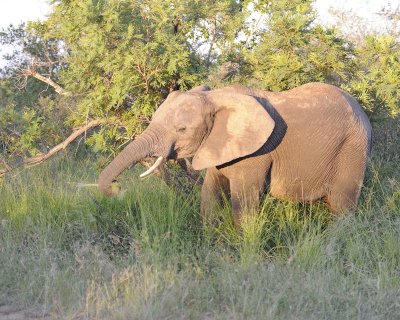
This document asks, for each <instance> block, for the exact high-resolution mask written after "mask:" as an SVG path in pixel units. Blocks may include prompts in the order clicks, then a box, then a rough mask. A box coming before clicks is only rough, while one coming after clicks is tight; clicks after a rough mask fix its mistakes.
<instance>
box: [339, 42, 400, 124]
mask: <svg viewBox="0 0 400 320" xmlns="http://www.w3.org/2000/svg"><path fill="white" fill-rule="evenodd" d="M357 57H358V64H359V68H358V69H359V71H358V72H357V73H356V74H355V76H354V78H353V79H351V80H350V81H349V83H348V84H346V85H345V89H348V90H349V91H350V92H352V93H353V94H354V95H355V96H356V97H357V98H358V100H359V101H360V103H361V104H362V105H363V106H364V108H365V109H367V110H368V111H370V112H371V113H372V112H377V111H379V110H381V111H385V112H387V113H388V114H389V115H391V116H396V115H398V114H399V112H400V109H399V104H400V42H399V40H398V39H396V38H394V37H393V36H390V35H381V36H379V35H377V36H368V37H367V38H366V39H365V43H364V44H363V45H362V46H361V47H360V48H358V50H357Z"/></svg>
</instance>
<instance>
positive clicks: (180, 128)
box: [176, 127, 186, 132]
mask: <svg viewBox="0 0 400 320" xmlns="http://www.w3.org/2000/svg"><path fill="white" fill-rule="evenodd" d="M176 131H177V132H185V131H186V127H179V128H178V129H176Z"/></svg>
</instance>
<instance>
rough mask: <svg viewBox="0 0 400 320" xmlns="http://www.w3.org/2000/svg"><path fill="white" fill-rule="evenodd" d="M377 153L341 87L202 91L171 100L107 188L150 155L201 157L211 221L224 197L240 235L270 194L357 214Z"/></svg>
mask: <svg viewBox="0 0 400 320" xmlns="http://www.w3.org/2000/svg"><path fill="white" fill-rule="evenodd" d="M370 145H371V125H370V122H369V120H368V118H367V116H366V115H365V113H364V112H363V110H362V108H361V106H360V105H359V104H358V103H357V101H356V100H355V99H354V98H353V97H351V96H350V95H349V94H348V93H346V92H344V91H343V90H341V89H339V88H337V87H334V86H331V85H327V84H322V83H309V84H306V85H302V86H300V87H298V88H295V89H292V90H288V91H284V92H279V93H278V92H267V91H262V90H256V89H251V88H247V87H242V86H239V85H235V86H231V87H226V88H222V89H216V90H210V89H209V88H208V87H207V86H201V87H196V88H194V89H192V90H190V91H188V92H179V91H175V92H172V93H171V94H170V95H169V96H168V97H167V99H166V100H165V101H164V103H163V104H162V105H161V106H160V107H159V108H158V109H157V111H156V112H155V113H154V116H153V119H152V121H151V123H150V125H149V126H148V128H147V129H146V130H145V131H144V133H143V134H142V135H141V136H140V137H139V138H138V139H137V140H134V141H132V142H131V143H130V144H129V145H128V146H127V147H126V148H125V149H124V150H123V151H122V152H121V153H120V154H119V155H118V156H117V157H116V158H115V159H114V160H113V161H112V162H111V163H110V164H109V165H108V166H107V167H106V168H105V169H104V170H103V171H102V172H101V174H100V178H99V187H100V190H101V192H103V193H104V194H106V195H111V194H112V191H111V184H112V182H113V181H114V180H115V179H116V178H117V177H118V175H119V174H120V173H121V172H122V171H123V170H125V169H126V168H128V167H129V166H131V165H133V164H135V163H137V162H138V161H139V160H141V159H143V158H145V157H148V156H153V157H158V161H157V164H156V165H159V164H160V163H162V162H164V161H166V160H168V159H179V158H185V157H193V167H194V168H195V169H196V170H201V169H207V173H206V176H205V180H204V184H203V187H202V191H201V212H202V215H203V217H204V218H207V217H208V216H209V215H210V213H211V212H212V211H213V208H214V205H215V204H217V203H220V202H221V199H222V195H223V193H225V194H226V195H228V196H229V197H230V198H231V201H232V208H233V214H234V220H235V224H236V226H237V227H238V228H240V221H241V217H242V214H243V213H244V212H248V211H253V210H256V209H257V206H258V203H259V197H260V195H261V194H262V193H263V192H265V191H266V190H269V192H270V193H271V195H272V196H274V197H276V198H280V199H291V200H295V201H301V202H307V201H314V200H319V199H322V200H324V201H325V202H326V203H327V204H328V206H329V207H330V209H331V211H332V213H333V214H339V213H342V212H346V211H351V210H353V209H354V208H355V207H356V205H357V201H358V198H359V196H360V190H361V186H362V183H363V179H364V173H365V168H366V164H367V159H368V154H369V150H370ZM153 169H154V168H152V169H151V170H150V171H152V170H153ZM147 173H149V172H147ZM147 173H146V174H147Z"/></svg>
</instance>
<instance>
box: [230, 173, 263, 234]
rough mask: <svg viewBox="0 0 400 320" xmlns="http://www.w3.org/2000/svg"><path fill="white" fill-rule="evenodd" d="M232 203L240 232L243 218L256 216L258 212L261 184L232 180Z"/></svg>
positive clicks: (234, 217)
mask: <svg viewBox="0 0 400 320" xmlns="http://www.w3.org/2000/svg"><path fill="white" fill-rule="evenodd" d="M230 189H231V201H232V211H233V220H234V222H235V227H236V229H237V230H238V231H240V230H241V224H242V220H243V216H244V215H245V214H255V213H256V212H257V210H258V205H259V200H260V191H261V190H260V187H259V184H258V183H257V182H256V183H252V182H249V181H245V180H242V179H240V180H231V182H230Z"/></svg>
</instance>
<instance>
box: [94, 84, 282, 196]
mask: <svg viewBox="0 0 400 320" xmlns="http://www.w3.org/2000/svg"><path fill="white" fill-rule="evenodd" d="M274 126H275V122H274V120H273V119H272V118H271V116H270V115H269V113H268V112H267V111H266V109H265V106H264V105H263V104H262V103H260V101H258V100H257V99H256V98H254V97H252V96H250V95H246V94H242V93H237V92H235V91H234V90H228V89H217V90H211V91H210V90H209V88H208V87H207V86H201V87H196V88H194V89H192V90H190V91H187V92H180V91H174V92H172V93H171V94H170V95H169V96H168V97H167V99H166V100H165V101H164V102H163V103H162V104H161V106H160V107H159V108H158V109H157V111H156V112H155V113H154V115H153V118H152V120H151V122H150V124H149V126H148V128H147V129H146V130H145V131H144V132H143V134H142V135H141V136H140V137H139V138H138V139H136V140H134V141H132V142H131V143H130V144H129V145H128V146H127V147H126V148H125V149H124V150H123V151H122V152H121V153H120V154H119V155H118V156H117V157H116V158H115V159H114V160H113V161H112V162H111V163H110V164H109V165H108V166H107V167H106V168H105V169H104V170H103V171H102V172H101V174H100V177H99V188H100V191H101V192H102V193H104V194H106V195H111V194H112V191H111V185H112V182H113V181H115V179H116V178H117V177H118V176H119V175H120V174H121V173H122V172H123V171H124V170H125V169H126V168H128V167H130V166H132V165H134V164H136V163H137V162H138V161H140V160H141V159H143V158H145V157H149V156H150V157H157V160H156V162H155V164H154V165H153V166H152V167H151V168H150V169H149V170H147V171H146V172H145V173H143V174H142V175H141V177H143V176H146V175H147V174H150V173H151V172H152V171H154V170H155V169H156V167H158V166H159V165H160V164H162V163H163V162H165V161H167V160H168V159H180V158H186V157H193V167H194V169H196V170H201V169H204V168H209V167H214V166H218V165H222V164H224V163H227V162H229V161H232V160H235V159H238V158H241V157H244V156H246V155H249V154H252V153H254V152H256V151H257V150H258V149H260V148H261V147H262V146H263V145H264V144H265V143H266V141H267V139H268V137H269V136H270V135H271V133H272V131H273V129H274Z"/></svg>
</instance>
